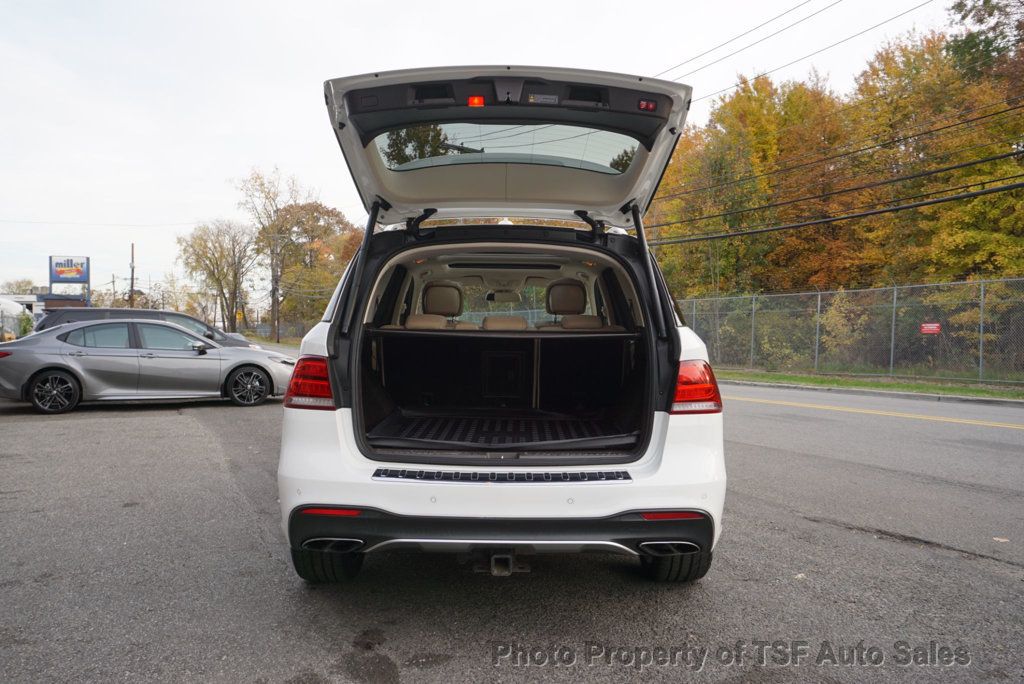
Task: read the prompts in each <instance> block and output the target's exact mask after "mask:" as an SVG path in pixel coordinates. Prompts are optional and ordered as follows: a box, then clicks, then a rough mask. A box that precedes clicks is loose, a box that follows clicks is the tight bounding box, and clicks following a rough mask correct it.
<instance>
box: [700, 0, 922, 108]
mask: <svg viewBox="0 0 1024 684" xmlns="http://www.w3.org/2000/svg"><path fill="white" fill-rule="evenodd" d="M933 2H935V0H925V1H924V2H922V3H920V4H917V5H914V6H913V7H911V8H910V9H908V10H904V11H903V12H900V13H899V14H895V15H893V16H891V17H889V18H888V19H886V20H885V21H880V22H878V23H877V24H875V25H874V26H869V27H868V28H866V29H864V30H862V31H858V32H857V33H854V34H853V35H851V36H847V37H846V38H843V39H842V40H837V41H836V42H834V43H832V44H831V45H826V46H825V47H823V48H819V49H817V50H815V51H814V52H811V53H809V54H806V55H804V56H803V57H800V58H798V59H794V60H793V61H791V62H786V63H785V64H783V65H782V66H777V67H775V68H774V69H769V70H768V71H763V72H761V73H759V74H757V75H756V76H754V77H753V78H751V79H746V80H744V81H739V82H737V83H734V84H732V85H731V86H729V87H727V88H722V89H721V90H716V91H715V92H713V93H709V94H707V95H703V96H701V97H698V98H695V99H694V100H693V101H694V102H699V101H701V100H706V99H708V98H709V97H714V96H715V95H721V94H722V93H724V92H726V91H729V90H732V89H733V88H736V87H738V86H741V85H743V84H744V83H745V82H747V81H753V80H755V79H758V78H760V77H762V76H767V75H768V74H773V73H775V72H776V71H779V70H781V69H785V68H786V67H791V66H793V65H794V64H798V63H799V62H802V61H804V60H805V59H810V58H811V57H814V56H815V55H820V54H821V53H822V52H825V51H826V50H831V49H832V48H834V47H837V46H839V45H842V44H843V43H846V42H848V41H851V40H853V39H854V38H857V37H859V36H862V35H864V34H865V33H868V32H869V31H874V30H875V29H876V28H878V27H880V26H884V25H885V24H888V23H889V22H890V21H895V20H897V19H899V18H900V17H903V16H905V15H907V14H910V13H911V12H913V11H914V10H918V9H921V8H922V7H924V6H925V5H930V4H931V3H933Z"/></svg>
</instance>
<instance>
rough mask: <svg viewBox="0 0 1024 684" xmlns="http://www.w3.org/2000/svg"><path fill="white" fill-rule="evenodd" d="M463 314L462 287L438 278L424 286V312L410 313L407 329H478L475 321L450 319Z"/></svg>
mask: <svg viewBox="0 0 1024 684" xmlns="http://www.w3.org/2000/svg"><path fill="white" fill-rule="evenodd" d="M460 315H462V289H461V288H460V287H459V286H458V285H456V284H455V283H451V282H448V281H441V280H436V281H433V282H430V283H427V284H426V285H424V286H423V313H421V314H409V317H408V318H406V319H405V329H406V330H451V329H454V330H478V329H479V328H478V327H477V326H476V325H475V324H473V323H464V322H461V321H455V320H449V319H454V318H456V317H458V316H460Z"/></svg>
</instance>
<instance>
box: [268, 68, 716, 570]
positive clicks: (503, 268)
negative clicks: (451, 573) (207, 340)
mask: <svg viewBox="0 0 1024 684" xmlns="http://www.w3.org/2000/svg"><path fill="white" fill-rule="evenodd" d="M325 89H326V99H327V109H328V112H329V114H330V120H331V127H332V128H333V129H334V132H335V135H336V136H337V138H338V142H339V143H340V145H341V149H342V152H343V153H344V156H345V159H346V161H347V162H348V165H349V169H350V171H351V173H352V176H353V178H354V180H355V182H356V185H357V187H358V189H359V192H360V194H361V196H362V199H363V202H364V204H365V206H366V209H367V211H368V212H369V220H368V223H367V227H366V234H365V237H364V240H363V244H362V247H361V249H360V250H359V252H358V254H357V255H356V257H355V258H354V260H353V262H352V264H351V265H350V267H349V269H348V271H347V272H346V274H345V276H344V277H343V278H342V280H341V283H339V285H338V288H337V290H336V292H335V294H334V297H333V299H332V301H331V304H330V306H329V307H328V309H327V311H326V312H325V314H324V317H323V321H322V322H321V323H319V324H318V325H317V326H316V327H315V328H314V329H313V330H312V331H310V333H309V334H308V335H306V337H305V339H304V340H303V341H302V352H301V358H300V359H299V360H298V363H297V364H296V367H295V370H294V373H293V376H292V379H291V385H290V387H289V389H288V394H287V398H286V400H285V408H284V414H285V415H284V429H283V435H282V440H281V460H280V466H279V469H278V484H279V491H280V501H281V513H282V518H283V525H284V529H285V533H286V534H287V537H288V541H289V544H290V546H291V550H292V558H293V560H294V564H295V570H296V572H297V573H298V574H299V575H300V576H301V577H302V578H303V579H305V580H307V581H310V582H330V581H343V580H346V579H348V578H351V577H352V576H353V575H354V574H355V573H356V572H357V571H358V570H359V568H360V567H361V565H362V561H363V558H364V556H365V554H368V553H374V552H377V551H382V550H387V549H397V548H412V549H420V550H425V551H427V550H429V551H451V552H457V553H464V554H473V555H476V556H477V557H478V560H479V561H480V564H479V567H480V568H482V569H484V570H487V571H490V572H491V573H493V574H496V575H506V574H509V573H511V572H513V571H517V570H522V569H525V568H526V567H527V565H526V563H525V562H524V559H523V557H524V556H527V555H529V554H534V553H545V552H557V553H565V552H583V551H599V552H613V553H620V554H626V555H628V556H632V557H635V558H637V559H638V560H639V561H640V565H641V567H642V568H643V569H644V570H645V571H646V572H647V573H648V574H649V576H650V577H652V578H653V579H656V580H663V581H666V580H667V581H692V580H696V579H698V578H700V577H702V576H703V575H704V574H705V573H706V572H707V570H708V568H709V566H710V564H711V553H712V549H713V548H714V545H715V543H716V542H717V540H718V537H719V534H720V531H721V519H722V505H723V500H724V496H725V481H726V480H725V462H724V454H723V437H722V403H721V397H720V395H719V392H718V387H717V384H716V382H715V377H714V374H713V373H712V371H711V368H710V366H709V365H708V363H707V350H706V348H705V346H704V344H703V342H701V340H700V339H699V338H698V337H697V336H696V335H695V334H694V333H693V331H691V330H690V329H689V328H688V327H686V326H685V325H684V324H683V322H682V316H680V315H679V314H678V311H676V309H675V305H674V302H673V300H672V298H671V296H670V294H669V292H668V291H667V289H666V287H665V283H664V281H663V279H662V277H661V274H660V272H659V271H658V267H657V264H656V262H655V260H654V259H653V258H652V257H651V256H650V253H649V251H648V249H647V242H646V238H645V236H644V228H643V225H642V216H643V215H644V213H645V212H646V210H647V208H648V206H649V204H650V202H651V198H652V197H653V196H654V193H655V190H656V189H657V186H658V182H659V180H660V177H661V174H662V173H663V171H664V168H665V166H666V165H667V164H668V161H669V157H670V156H671V153H672V150H673V148H674V147H675V143H676V140H677V138H678V136H679V134H680V132H681V130H682V126H683V122H684V119H685V114H686V111H687V109H688V108H689V104H690V97H691V90H690V88H689V87H687V86H683V85H679V84H677V83H671V82H666V81H657V80H650V79H645V78H640V77H635V76H624V75H617V74H609V73H600V72H592V71H579V70H570V69H553V68H539V67H529V68H518V67H504V66H503V67H452V68H441V69H429V70H426V69H425V70H409V71H396V72H390V73H377V74H368V75H365V76H355V77H351V78H342V79H337V80H332V81H328V82H327V83H326V84H325ZM507 217H515V218H516V220H515V221H514V222H513V221H511V220H507ZM630 232H632V234H630Z"/></svg>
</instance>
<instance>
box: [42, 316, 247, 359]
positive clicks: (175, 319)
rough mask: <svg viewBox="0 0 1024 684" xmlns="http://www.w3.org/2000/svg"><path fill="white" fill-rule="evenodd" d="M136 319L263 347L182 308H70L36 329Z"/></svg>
mask: <svg viewBox="0 0 1024 684" xmlns="http://www.w3.org/2000/svg"><path fill="white" fill-rule="evenodd" d="M122 318H134V319H138V320H141V319H149V320H156V321H167V322H168V323H174V324H175V325H180V326H181V327H183V328H185V329H186V330H190V331H192V332H193V333H195V334H197V335H201V336H203V337H205V338H206V339H208V340H213V341H214V342H216V343H217V344H219V345H220V346H222V347H252V348H253V349H260V348H261V347H260V346H259V345H258V344H253V343H252V342H250V341H249V340H247V339H246V338H245V337H244V336H243V335H241V334H240V333H229V332H224V331H223V330H221V329H220V328H215V327H214V326H212V325H208V324H207V323H204V322H202V321H201V320H199V319H198V318H193V317H192V316H189V315H188V314H183V313H180V312H178V311H167V310H164V309H113V308H111V309H105V308H98V307H97V308H93V307H85V308H77V307H76V308H69V309H57V310H55V311H49V312H47V313H46V315H45V316H43V317H42V319H40V320H39V322H38V323H36V327H35V331H36V332H41V331H43V330H46V329H47V328H52V327H54V326H57V325H62V324H64V323H76V322H78V321H105V320H111V319H122Z"/></svg>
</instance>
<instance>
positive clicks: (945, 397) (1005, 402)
mask: <svg viewBox="0 0 1024 684" xmlns="http://www.w3.org/2000/svg"><path fill="white" fill-rule="evenodd" d="M718 384H720V385H748V386H750V387H778V388H782V389H799V390H811V391H812V392H834V393H836V394H855V395H860V396H865V397H878V396H882V397H890V398H895V399H918V400H923V401H955V402H961V403H967V404H989V405H992V406H1014V407H1016V408H1024V399H998V398H995V397H967V396H963V395H960V394H927V393H923V392H897V391H894V390H875V389H862V388H859V387H819V386H815V385H794V384H792V383H785V382H756V381H754V380H719V381H718Z"/></svg>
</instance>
